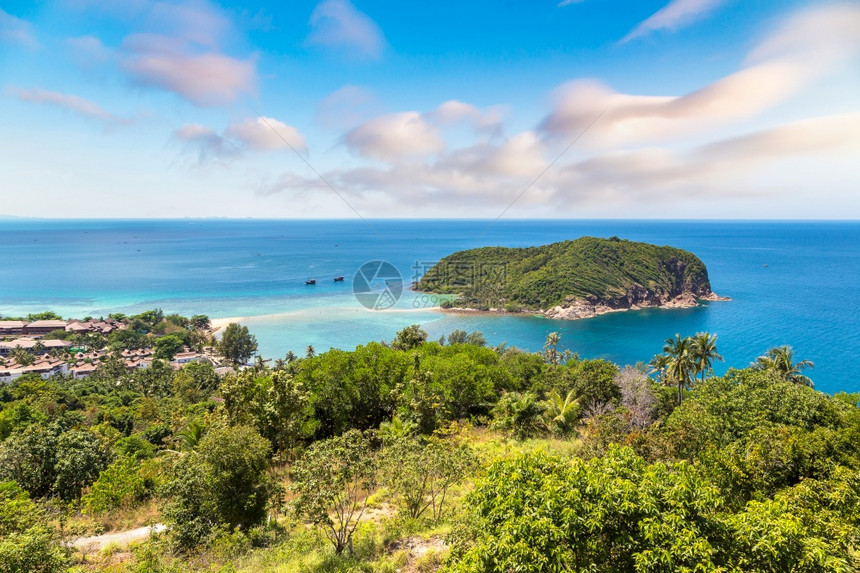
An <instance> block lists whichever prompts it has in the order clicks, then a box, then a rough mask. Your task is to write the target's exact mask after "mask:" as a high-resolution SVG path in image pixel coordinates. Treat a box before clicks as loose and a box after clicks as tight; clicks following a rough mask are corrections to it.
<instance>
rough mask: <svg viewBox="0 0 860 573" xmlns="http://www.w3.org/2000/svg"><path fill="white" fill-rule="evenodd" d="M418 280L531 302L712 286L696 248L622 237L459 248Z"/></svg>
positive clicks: (476, 302)
mask: <svg viewBox="0 0 860 573" xmlns="http://www.w3.org/2000/svg"><path fill="white" fill-rule="evenodd" d="M417 288H418V290H421V291H425V292H431V293H440V294H458V295H460V298H458V300H457V301H456V306H465V307H472V308H481V307H491V308H502V307H503V306H504V305H508V307H509V309H514V308H517V306H521V307H523V308H526V309H531V310H537V309H547V308H550V307H553V306H556V305H561V304H564V303H565V302H572V301H573V300H574V299H581V300H588V301H590V302H592V303H597V302H603V303H607V304H609V306H611V307H613V308H623V307H630V306H633V305H637V304H645V305H649V306H659V305H660V304H661V303H665V302H667V301H669V300H671V299H675V298H677V297H679V296H681V295H684V294H690V295H692V296H694V297H705V296H708V295H710V294H711V285H710V281H709V279H708V271H707V269H706V268H705V265H704V263H702V261H701V260H700V259H699V258H698V257H697V256H696V255H694V254H693V253H690V252H688V251H684V250H682V249H677V248H675V247H668V246H657V245H651V244H647V243H637V242H633V241H627V240H622V239H618V238H617V237H612V238H609V239H600V238H595V237H582V238H580V239H576V240H574V241H564V242H560V243H553V244H550V245H544V246H540V247H528V248H506V247H483V248H479V249H470V250H466V251H460V252H457V253H454V254H452V255H449V256H447V257H445V258H444V259H442V260H441V261H439V263H438V264H436V265H435V266H433V267H432V268H431V269H430V270H429V271H428V272H427V273H426V274H425V275H424V276H423V277H422V278H421V280H420V281H419V282H418V285H417Z"/></svg>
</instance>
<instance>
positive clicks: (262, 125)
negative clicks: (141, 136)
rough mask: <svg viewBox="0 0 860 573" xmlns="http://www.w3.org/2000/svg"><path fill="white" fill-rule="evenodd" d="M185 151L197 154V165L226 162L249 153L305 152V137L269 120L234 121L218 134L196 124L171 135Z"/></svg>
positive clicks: (184, 127)
mask: <svg viewBox="0 0 860 573" xmlns="http://www.w3.org/2000/svg"><path fill="white" fill-rule="evenodd" d="M173 137H174V138H175V139H176V140H178V141H180V142H182V143H183V144H185V146H186V150H188V151H193V152H195V153H196V154H197V160H198V162H199V163H206V162H208V161H213V160H226V159H230V158H233V157H236V156H238V155H241V154H243V153H246V152H249V151H272V150H277V149H293V150H296V151H299V152H306V151H307V143H306V142H305V137H304V135H302V134H301V133H300V132H299V130H298V129H296V128H295V127H292V126H290V125H287V124H285V123H283V122H281V121H278V120H277V119H274V118H271V117H258V118H256V119H251V118H249V119H245V120H241V121H234V122H232V123H231V124H230V125H228V126H227V128H226V129H225V130H224V132H223V133H221V134H219V133H217V132H215V131H214V130H212V129H210V128H208V127H206V126H204V125H200V124H198V123H192V124H186V125H183V126H181V127H180V128H178V129H177V130H175V131H174V132H173Z"/></svg>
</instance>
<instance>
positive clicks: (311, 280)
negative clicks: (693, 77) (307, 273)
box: [305, 279, 317, 285]
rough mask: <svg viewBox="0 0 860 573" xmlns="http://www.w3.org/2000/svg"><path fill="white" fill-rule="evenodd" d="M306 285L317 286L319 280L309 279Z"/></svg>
mask: <svg viewBox="0 0 860 573" xmlns="http://www.w3.org/2000/svg"><path fill="white" fill-rule="evenodd" d="M305 284H306V285H315V284H317V280H316V279H308V280H306V281H305Z"/></svg>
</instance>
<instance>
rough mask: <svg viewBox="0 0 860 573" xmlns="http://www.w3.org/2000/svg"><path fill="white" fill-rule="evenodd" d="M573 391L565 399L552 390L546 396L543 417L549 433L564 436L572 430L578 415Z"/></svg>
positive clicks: (576, 401) (577, 401)
mask: <svg viewBox="0 0 860 573" xmlns="http://www.w3.org/2000/svg"><path fill="white" fill-rule="evenodd" d="M573 394H574V393H573V390H571V391H570V392H568V393H567V396H566V397H565V398H562V397H561V395H560V394H559V393H558V392H557V391H555V390H553V391H552V392H551V393H550V394H549V396H547V402H546V411H545V412H544V417H545V420H546V427H547V429H548V430H550V431H551V432H556V433H559V434H566V433H568V432H569V431H570V430H571V429H572V428H573V423H574V422H575V421H576V416H577V415H578V414H579V399H578V398H574V397H573Z"/></svg>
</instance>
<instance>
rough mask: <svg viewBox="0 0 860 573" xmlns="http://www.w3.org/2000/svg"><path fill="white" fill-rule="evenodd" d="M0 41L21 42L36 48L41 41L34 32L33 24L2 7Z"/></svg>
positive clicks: (0, 9) (0, 12)
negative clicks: (37, 39)
mask: <svg viewBox="0 0 860 573" xmlns="http://www.w3.org/2000/svg"><path fill="white" fill-rule="evenodd" d="M0 42H8V43H10V44H20V45H22V46H25V47H27V48H36V47H38V45H39V43H38V42H37V41H36V36H35V34H34V33H33V25H32V24H30V22H27V21H26V20H22V19H21V18H18V17H16V16H13V15H12V14H10V13H8V12H6V11H5V10H3V8H0Z"/></svg>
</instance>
